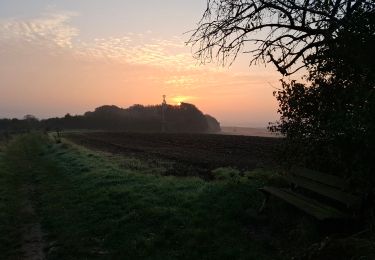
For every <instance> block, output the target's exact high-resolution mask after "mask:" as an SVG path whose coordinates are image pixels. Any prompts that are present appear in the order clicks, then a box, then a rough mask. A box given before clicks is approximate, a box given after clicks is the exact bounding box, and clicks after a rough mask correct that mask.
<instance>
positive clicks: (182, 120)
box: [0, 103, 220, 133]
mask: <svg viewBox="0 0 375 260" xmlns="http://www.w3.org/2000/svg"><path fill="white" fill-rule="evenodd" d="M164 122H165V123H164V129H165V131H166V132H185V133H209V132H211V133H212V132H218V131H220V124H219V122H218V121H217V120H216V119H215V118H214V117H212V116H210V115H205V114H203V113H202V112H201V111H200V110H199V109H198V108H197V107H195V106H194V105H192V104H188V103H181V105H179V106H172V105H167V108H166V110H165V120H164ZM162 127H163V126H162V107H161V105H153V106H143V105H133V106H131V107H129V108H119V107H117V106H113V105H111V106H109V105H105V106H101V107H98V108H96V109H95V110H94V111H93V112H86V113H85V114H84V115H75V116H72V115H70V114H66V115H65V116H64V117H62V118H58V117H55V118H49V119H43V120H38V119H37V118H36V117H34V116H32V115H26V116H25V117H24V118H23V119H0V131H3V132H19V131H28V130H32V129H41V130H45V131H56V130H73V129H92V130H112V131H131V132H161V131H162Z"/></svg>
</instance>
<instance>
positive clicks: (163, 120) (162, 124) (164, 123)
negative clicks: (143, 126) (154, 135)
mask: <svg viewBox="0 0 375 260" xmlns="http://www.w3.org/2000/svg"><path fill="white" fill-rule="evenodd" d="M166 97H167V96H166V95H163V102H162V103H161V132H162V133H165V130H166V121H165V111H166V110H167V101H166V100H165V98H166Z"/></svg>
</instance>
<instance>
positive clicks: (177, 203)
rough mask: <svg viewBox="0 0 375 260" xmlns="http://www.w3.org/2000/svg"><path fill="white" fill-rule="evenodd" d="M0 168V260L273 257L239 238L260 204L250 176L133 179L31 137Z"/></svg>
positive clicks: (98, 159)
mask: <svg viewBox="0 0 375 260" xmlns="http://www.w3.org/2000/svg"><path fill="white" fill-rule="evenodd" d="M0 166H1V167H0V195H1V197H0V198H1V199H0V250H1V251H2V252H4V254H3V255H5V259H19V257H20V256H22V255H25V254H26V253H27V252H28V253H30V252H35V254H39V256H40V257H41V258H42V257H43V254H45V256H46V258H47V259H276V256H275V251H274V249H273V248H272V246H271V245H270V244H269V243H268V242H267V241H263V240H261V239H252V238H251V236H250V235H249V227H251V226H252V225H254V224H255V223H254V221H255V220H254V219H253V218H252V217H251V214H250V213H249V212H251V209H252V208H257V207H258V206H259V202H260V199H261V195H260V194H259V193H258V192H257V191H256V188H257V187H259V186H260V185H262V183H260V182H259V181H257V180H255V179H254V180H253V181H243V182H242V181H240V182H238V181H236V182H233V181H215V182H205V181H203V180H201V179H198V178H176V177H166V176H159V175H152V174H142V173H139V172H136V171H134V170H129V169H124V168H123V167H121V163H115V162H114V161H111V160H108V159H107V158H105V157H103V156H100V154H96V153H95V152H92V151H89V150H85V149H83V148H82V149H78V148H77V147H74V146H71V145H68V144H53V143H51V142H50V141H49V140H48V139H47V138H46V137H42V136H40V135H33V134H30V135H24V136H20V137H17V138H16V139H15V140H13V141H12V142H11V143H10V144H9V145H8V148H7V149H5V151H3V152H2V153H0ZM249 209H250V210H249ZM39 223H40V225H39ZM25 227H28V228H27V230H28V231H29V235H30V234H31V235H30V236H28V235H26V236H25ZM26 241H29V242H30V243H29V244H27V242H26ZM41 248H43V250H41Z"/></svg>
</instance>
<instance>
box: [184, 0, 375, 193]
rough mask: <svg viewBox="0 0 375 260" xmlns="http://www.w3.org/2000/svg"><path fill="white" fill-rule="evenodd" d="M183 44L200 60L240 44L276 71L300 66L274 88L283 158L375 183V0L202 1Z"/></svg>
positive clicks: (227, 57) (231, 52)
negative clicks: (301, 77) (298, 74)
mask: <svg viewBox="0 0 375 260" xmlns="http://www.w3.org/2000/svg"><path fill="white" fill-rule="evenodd" d="M188 43H190V44H192V45H193V46H196V47H198V50H197V52H196V56H197V57H198V58H199V59H201V60H202V61H203V62H204V61H206V60H207V59H208V60H212V59H213V58H217V59H218V61H219V62H222V63H225V62H227V61H229V62H232V61H233V60H234V59H235V58H236V56H237V54H238V53H239V52H240V51H245V52H248V53H250V54H252V55H253V56H252V57H251V59H250V64H252V63H257V62H265V63H272V64H274V65H275V66H276V68H277V70H278V71H279V72H280V73H281V74H282V75H290V74H293V73H294V72H295V71H297V70H298V69H300V68H303V67H304V68H306V71H307V75H306V81H305V82H304V83H303V84H301V83H298V82H296V81H289V82H287V81H282V87H281V89H280V90H279V91H276V92H275V96H276V98H277V100H278V101H279V113H280V114H281V118H280V121H279V122H278V123H276V124H274V125H272V126H271V130H274V131H278V132H281V133H283V134H284V135H286V137H287V138H286V139H287V142H286V143H287V144H288V146H287V149H286V152H285V153H284V155H286V156H287V157H284V158H286V159H288V160H291V159H292V162H294V163H301V164H305V165H308V166H310V167H313V168H321V169H322V170H331V171H332V172H335V173H336V174H337V173H339V174H343V175H345V176H348V177H349V176H351V177H352V178H354V179H356V181H362V182H363V183H365V182H366V181H367V183H369V184H370V186H371V185H373V184H375V175H374V174H373V173H372V172H373V171H374V170H375V169H374V163H373V162H372V160H373V158H375V155H374V151H375V138H374V135H375V122H374V121H375V116H374V115H375V52H374V51H373V48H374V47H373V46H375V1H374V0H208V1H207V9H206V11H205V13H204V15H203V18H202V20H201V21H200V23H199V25H198V28H197V29H196V30H195V31H194V32H193V34H192V36H191V38H190V40H189V42H188ZM246 48H249V49H246ZM293 159H294V160H293ZM358 176H362V178H358ZM369 180H370V181H369Z"/></svg>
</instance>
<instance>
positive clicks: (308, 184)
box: [287, 167, 361, 210]
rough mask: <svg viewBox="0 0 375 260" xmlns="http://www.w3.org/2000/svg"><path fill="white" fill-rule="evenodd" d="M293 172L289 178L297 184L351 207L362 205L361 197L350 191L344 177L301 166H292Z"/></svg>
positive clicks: (355, 208)
mask: <svg viewBox="0 0 375 260" xmlns="http://www.w3.org/2000/svg"><path fill="white" fill-rule="evenodd" d="M291 173H292V174H290V175H289V176H287V179H288V180H289V182H291V183H293V184H294V185H295V186H298V187H301V188H304V189H307V190H310V191H313V192H314V193H317V194H319V195H321V196H324V197H326V198H329V199H331V200H334V201H336V202H339V203H341V204H343V205H345V206H346V207H347V208H350V209H354V210H357V209H359V207H360V205H361V197H360V196H357V195H354V194H352V193H350V191H349V189H348V188H349V185H348V184H347V182H346V181H345V180H344V179H341V178H339V177H337V176H333V175H328V174H324V173H321V172H317V171H313V170H310V169H306V168H301V167H294V168H292V169H291Z"/></svg>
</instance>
